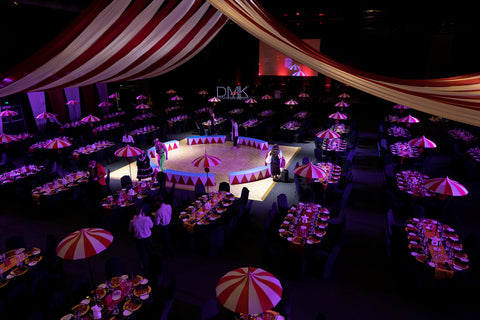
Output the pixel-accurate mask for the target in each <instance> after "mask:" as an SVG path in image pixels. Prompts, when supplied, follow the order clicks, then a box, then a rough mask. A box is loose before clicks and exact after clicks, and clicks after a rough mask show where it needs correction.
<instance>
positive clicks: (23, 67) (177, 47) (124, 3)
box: [0, 0, 228, 97]
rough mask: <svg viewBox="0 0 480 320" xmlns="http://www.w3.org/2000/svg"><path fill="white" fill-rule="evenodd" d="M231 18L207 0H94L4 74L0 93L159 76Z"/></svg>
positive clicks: (185, 58)
mask: <svg viewBox="0 0 480 320" xmlns="http://www.w3.org/2000/svg"><path fill="white" fill-rule="evenodd" d="M227 20H228V19H227V17H225V16H224V15H222V14H221V13H220V12H219V11H217V10H216V9H215V8H213V7H212V6H211V5H210V4H209V3H208V2H205V1H204V0H183V1H182V0H168V1H166V0H136V1H132V0H96V1H92V3H91V5H90V6H89V7H88V8H87V9H85V10H84V11H83V12H82V13H81V14H80V15H79V17H77V19H75V21H73V22H72V23H71V25H70V26H69V27H68V28H66V30H65V31H63V32H62V33H61V34H60V35H59V36H57V37H56V38H55V39H54V40H53V41H51V42H50V43H49V44H48V45H47V46H45V47H44V48H43V49H41V50H40V51H39V52H37V53H36V54H35V55H34V56H32V57H31V58H29V59H27V60H26V61H25V62H23V63H21V64H19V65H18V66H16V67H14V68H13V69H12V70H9V71H8V72H6V73H5V74H3V75H0V97H3V96H7V95H11V94H15V93H20V92H33V91H45V90H49V89H55V88H68V87H80V86H85V85H89V84H95V83H99V82H118V81H128V80H137V79H145V78H151V77H156V76H159V75H161V74H164V73H166V72H168V71H170V70H172V69H174V68H177V67H178V66H180V65H181V64H183V63H184V62H186V61H188V60H189V59H190V58H192V57H193V56H195V54H197V53H198V52H200V51H201V50H202V49H203V48H204V47H205V46H206V45H207V44H208V43H209V42H210V41H211V40H212V39H213V38H214V37H215V35H216V34H217V33H218V32H219V31H220V30H221V28H222V27H223V25H224V24H225V23H226V22H227Z"/></svg>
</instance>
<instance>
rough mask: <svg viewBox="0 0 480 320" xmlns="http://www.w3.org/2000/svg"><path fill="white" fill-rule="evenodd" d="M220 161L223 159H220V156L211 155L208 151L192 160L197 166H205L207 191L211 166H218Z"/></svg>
mask: <svg viewBox="0 0 480 320" xmlns="http://www.w3.org/2000/svg"><path fill="white" fill-rule="evenodd" d="M220 163H222V160H220V158H218V157H215V156H209V155H208V154H207V152H206V151H205V154H204V155H203V156H201V157H198V158H196V159H194V160H193V161H192V164H193V165H194V166H195V167H201V168H204V170H205V173H206V174H207V181H206V186H207V193H208V173H209V172H210V167H214V166H218V165H219V164H220Z"/></svg>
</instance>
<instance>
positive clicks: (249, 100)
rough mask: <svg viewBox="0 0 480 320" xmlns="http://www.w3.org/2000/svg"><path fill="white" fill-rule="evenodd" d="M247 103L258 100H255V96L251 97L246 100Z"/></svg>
mask: <svg viewBox="0 0 480 320" xmlns="http://www.w3.org/2000/svg"><path fill="white" fill-rule="evenodd" d="M245 103H257V100H255V99H253V98H249V99H247V100H245Z"/></svg>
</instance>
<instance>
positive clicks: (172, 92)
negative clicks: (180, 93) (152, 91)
mask: <svg viewBox="0 0 480 320" xmlns="http://www.w3.org/2000/svg"><path fill="white" fill-rule="evenodd" d="M167 93H168V94H175V93H177V91H175V90H173V89H170V90H168V91H167Z"/></svg>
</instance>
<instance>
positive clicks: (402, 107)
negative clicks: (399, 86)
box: [393, 104, 410, 110]
mask: <svg viewBox="0 0 480 320" xmlns="http://www.w3.org/2000/svg"><path fill="white" fill-rule="evenodd" d="M393 109H398V110H407V109H410V108H409V107H407V106H404V105H403V104H396V105H394V106H393Z"/></svg>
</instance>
